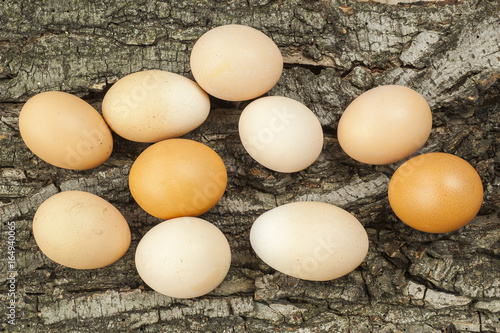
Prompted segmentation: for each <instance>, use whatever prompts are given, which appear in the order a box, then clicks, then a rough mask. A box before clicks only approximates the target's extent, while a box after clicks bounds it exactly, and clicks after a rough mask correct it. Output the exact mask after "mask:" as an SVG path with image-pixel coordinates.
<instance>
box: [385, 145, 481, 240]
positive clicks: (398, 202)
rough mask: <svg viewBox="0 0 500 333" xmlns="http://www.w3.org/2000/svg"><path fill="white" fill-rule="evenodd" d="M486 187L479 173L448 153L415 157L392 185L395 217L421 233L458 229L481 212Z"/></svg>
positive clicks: (396, 175)
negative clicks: (484, 187)
mask: <svg viewBox="0 0 500 333" xmlns="http://www.w3.org/2000/svg"><path fill="white" fill-rule="evenodd" d="M482 201H483V185H482V183H481V178H480V177H479V175H478V174H477V172H476V170H475V169H474V168H473V167H472V166H471V165H470V164H469V163H468V162H467V161H465V160H463V159H462V158H460V157H458V156H455V155H452V154H447V153H429V154H423V155H419V156H416V157H414V158H412V159H410V160H408V161H407V162H405V163H404V164H403V165H401V166H400V167H399V168H398V169H397V170H396V172H395V173H394V175H393V176H392V178H391V181H390V182H389V203H390V205H391V207H392V210H393V211H394V213H396V215H397V216H398V217H399V218H400V219H401V220H402V221H403V222H404V223H406V224H408V225H409V226H410V227H412V228H415V229H417V230H420V231H425V232H431V233H442V232H449V231H453V230H457V229H459V228H461V227H463V226H464V225H466V224H467V223H469V222H470V221H471V220H472V219H473V218H474V217H475V216H476V214H477V213H478V211H479V208H480V207H481V203H482Z"/></svg>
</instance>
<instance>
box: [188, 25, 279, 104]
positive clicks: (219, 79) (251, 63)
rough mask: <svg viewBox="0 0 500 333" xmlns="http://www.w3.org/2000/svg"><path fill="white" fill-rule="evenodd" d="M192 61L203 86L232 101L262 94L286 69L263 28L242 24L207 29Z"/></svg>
mask: <svg viewBox="0 0 500 333" xmlns="http://www.w3.org/2000/svg"><path fill="white" fill-rule="evenodd" d="M190 62H191V71H192V73H193V76H194V78H195V80H196V82H197V83H198V84H199V85H200V86H201V88H203V89H204V90H205V91H206V92H207V93H209V94H210V95H212V96H215V97H217V98H220V99H224V100H228V101H245V100H249V99H252V98H256V97H259V96H260V95H262V94H264V93H266V92H267V91H269V90H270V89H271V88H272V87H273V86H274V85H275V84H276V82H278V80H279V78H280V76H281V72H282V70H283V58H282V56H281V52H280V50H279V49H278V46H276V44H275V43H274V42H273V41H272V40H271V39H270V38H269V37H268V36H266V35H265V34H264V33H262V32H260V31H259V30H256V29H254V28H251V27H248V26H244V25H238V24H229V25H223V26H220V27H217V28H214V29H212V30H210V31H208V32H206V33H205V34H204V35H203V36H201V37H200V39H198V41H197V42H196V44H195V45H194V46H193V50H192V52H191V58H190Z"/></svg>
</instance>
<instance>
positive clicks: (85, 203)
mask: <svg viewBox="0 0 500 333" xmlns="http://www.w3.org/2000/svg"><path fill="white" fill-rule="evenodd" d="M33 236H34V237H35V241H36V243H37V245H38V247H39V248H40V250H41V251H42V252H43V253H44V254H45V255H46V256H47V257H49V258H50V259H51V260H53V261H55V262H56V263H58V264H61V265H64V266H67V267H70V268H76V269H94V268H100V267H104V266H107V265H110V264H112V263H114V262H116V261H117V260H118V259H120V258H121V257H122V256H123V255H124V254H125V252H127V250H128V248H129V245H130V229H129V226H128V224H127V221H126V220H125V218H124V217H123V215H122V214H121V213H120V212H119V211H118V210H117V209H116V208H115V207H114V206H113V205H112V204H110V203H109V202H108V201H106V200H104V199H103V198H101V197H99V196H97V195H95V194H92V193H88V192H83V191H65V192H60V193H58V194H55V195H53V196H51V197H50V198H48V199H47V200H45V201H44V202H43V203H42V204H41V205H40V206H39V207H38V209H37V211H36V213H35V216H34V218H33Z"/></svg>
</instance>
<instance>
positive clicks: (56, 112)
mask: <svg viewBox="0 0 500 333" xmlns="http://www.w3.org/2000/svg"><path fill="white" fill-rule="evenodd" d="M19 131H20V132H21V136H22V138H23V140H24V143H25V144H26V146H28V148H29V149H30V150H31V151H32V152H33V153H34V154H35V155H37V156H38V157H40V158H41V159H42V160H44V161H45V162H47V163H50V164H52V165H55V166H57V167H60V168H66V169H74V170H84V169H90V168H93V167H96V166H98V165H100V164H102V163H104V162H105V161H106V160H107V159H108V157H109V156H110V155H111V152H112V150H113V138H112V136H111V131H110V130H109V128H108V126H107V125H106V122H105V121H104V119H103V118H102V117H101V115H100V114H99V112H97V111H96V110H95V109H94V108H93V107H92V106H91V105H90V104H88V103H87V102H85V101H84V100H82V99H81V98H79V97H77V96H74V95H71V94H68V93H65V92H60V91H48V92H43V93H40V94H38V95H35V96H33V97H32V98H30V99H29V100H28V101H27V102H26V103H25V104H24V106H23V108H22V110H21V113H20V114H19Z"/></svg>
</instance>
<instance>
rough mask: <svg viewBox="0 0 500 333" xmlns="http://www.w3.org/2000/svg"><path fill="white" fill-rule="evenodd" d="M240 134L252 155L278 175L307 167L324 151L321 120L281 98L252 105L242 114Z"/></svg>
mask: <svg viewBox="0 0 500 333" xmlns="http://www.w3.org/2000/svg"><path fill="white" fill-rule="evenodd" d="M239 134H240V139H241V142H242V143H243V146H244V147H245V149H246V151H247V152H248V154H250V156H252V157H253V158H254V159H255V160H256V161H257V162H259V163H260V164H262V165H264V166H265V167H267V168H269V169H272V170H275V171H279V172H296V171H300V170H303V169H305V168H307V167H308V166H309V165H311V164H312V163H313V162H314V161H316V159H317V158H318V156H319V155H320V153H321V149H322V148H323V129H322V128H321V124H320V122H319V120H318V118H317V117H316V116H315V115H314V113H313V112H312V111H311V110H310V109H309V108H307V106H305V105H304V104H302V103H300V102H298V101H296V100H293V99H291V98H287V97H282V96H268V97H262V98H259V99H257V100H255V101H253V102H252V103H250V104H249V105H248V106H247V107H246V108H245V109H244V110H243V112H242V114H241V117H240V121H239Z"/></svg>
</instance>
